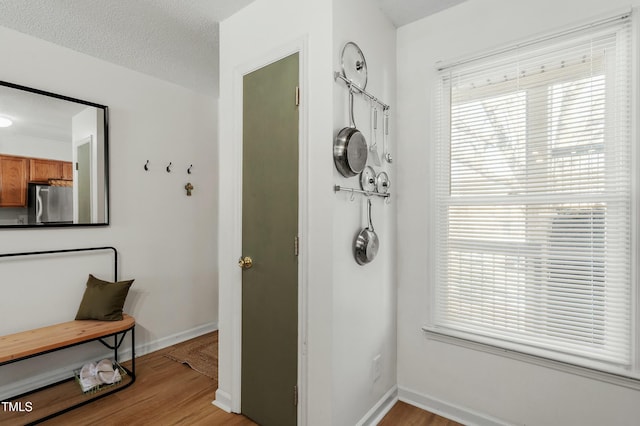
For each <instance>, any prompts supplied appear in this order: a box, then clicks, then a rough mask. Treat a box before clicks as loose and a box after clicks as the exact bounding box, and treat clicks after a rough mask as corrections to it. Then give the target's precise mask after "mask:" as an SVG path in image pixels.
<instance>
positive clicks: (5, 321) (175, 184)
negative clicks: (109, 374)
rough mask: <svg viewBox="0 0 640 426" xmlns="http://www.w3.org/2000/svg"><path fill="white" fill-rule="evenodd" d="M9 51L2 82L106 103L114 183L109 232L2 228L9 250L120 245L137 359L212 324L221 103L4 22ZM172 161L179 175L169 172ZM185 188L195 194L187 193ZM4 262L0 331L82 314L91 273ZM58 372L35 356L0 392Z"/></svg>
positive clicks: (0, 246) (0, 48) (0, 36)
mask: <svg viewBox="0 0 640 426" xmlns="http://www.w3.org/2000/svg"><path fill="white" fill-rule="evenodd" d="M0 56H1V57H2V58H4V59H3V64H2V67H1V68H0V79H1V80H5V81H10V82H14V83H18V84H21V85H25V86H30V87H35V88H38V89H43V90H47V91H50V92H54V93H60V94H64V95H67V96H70V97H74V98H79V99H85V100H88V101H92V102H96V103H99V104H103V105H107V106H109V108H110V122H109V126H110V127H109V148H110V188H111V197H110V200H111V204H110V222H111V225H110V226H108V227H92V228H91V227H81V228H74V229H67V228H60V229H47V230H42V229H21V230H4V229H3V230H0V232H1V233H2V238H0V252H16V251H30V250H45V249H58V248H73V247H89V246H98V245H113V246H115V247H117V248H118V249H119V251H120V278H123V279H124V278H135V280H136V281H135V282H134V284H133V287H132V290H131V292H130V293H129V297H128V299H127V304H126V305H125V308H126V310H127V311H128V312H129V313H131V314H132V315H133V316H135V317H136V320H137V326H136V339H137V346H138V354H142V353H144V352H147V351H150V350H153V349H156V348H158V347H161V346H165V345H169V344H172V343H174V342H175V341H176V340H178V339H184V338H186V337H189V336H190V335H193V334H197V333H202V332H203V331H205V330H211V329H213V328H215V327H216V323H217V302H218V301H217V270H216V262H215V260H213V259H216V258H217V249H216V247H217V246H216V225H215V224H216V223H217V198H216V196H217V194H216V192H217V175H216V164H217V151H216V131H217V124H216V122H217V119H216V116H217V103H216V100H215V99H213V98H211V97H207V96H202V95H200V94H197V93H194V92H192V91H190V90H187V89H184V88H181V87H179V86H176V85H174V84H170V83H167V82H163V81H160V80H158V79H155V78H151V77H148V76H145V75H143V74H140V73H137V72H133V71H130V70H127V69H125V68H122V67H119V66H115V65H113V64H110V63H107V62H104V61H100V60H97V59H95V58H92V57H89V56H87V55H83V54H80V53H77V52H74V51H72V50H69V49H66V48H62V47H60V46H57V45H54V44H51V43H48V42H45V41H43V40H39V39H36V38H33V37H29V36H26V35H24V34H21V33H18V32H15V31H12V30H8V29H5V28H2V27H0ZM147 160H150V166H151V168H150V171H148V172H145V171H144V169H143V165H144V164H145V162H146V161H147ZM170 161H171V162H173V171H172V173H166V171H165V167H166V165H167V164H168V163H169V162H170ZM190 164H193V174H191V175H187V173H186V170H187V167H188V166H189V165H190ZM188 181H191V183H192V184H193V186H194V187H195V189H194V191H193V196H192V197H187V196H186V192H185V190H184V185H185V184H186V183H187V182H188ZM5 262H6V261H2V262H0V295H1V297H0V334H5V333H7V332H9V327H11V329H12V330H19V329H25V328H30V327H34V326H38V325H47V324H50V323H52V322H54V321H63V320H71V319H73V318H74V316H75V314H76V310H77V304H78V303H79V300H80V297H81V296H82V292H83V291H84V285H85V281H86V278H85V277H83V278H82V279H80V280H78V282H74V283H73V285H70V284H69V283H66V282H62V283H61V282H56V279H57V278H56V277H63V276H66V275H64V274H62V272H65V270H64V267H63V266H61V265H53V266H52V268H51V269H50V270H48V272H49V273H48V275H47V278H48V279H47V280H46V281H45V282H37V281H33V280H29V279H25V278H24V276H23V275H24V274H23V273H22V272H23V271H22V270H20V269H18V270H15V269H13V268H12V267H7V268H5V269H4V270H3V265H5ZM107 262H108V260H107ZM12 264H13V263H12ZM87 265H88V263H87V261H86V260H84V259H82V260H79V261H78V267H83V268H84V267H86V266H87ZM23 268H25V270H27V269H28V268H30V267H29V266H23ZM3 271H4V272H3ZM65 273H66V272H65ZM83 273H84V272H83ZM109 278H110V277H109ZM53 301H57V302H55V303H54V302H53ZM81 350H82V349H81ZM87 350H88V349H87ZM61 362H63V361H61ZM66 362H67V363H69V362H72V361H71V360H70V359H69V360H66ZM52 368H53V366H52V365H46V360H43V359H38V358H36V359H34V360H32V361H30V362H29V363H28V364H23V363H18V364H14V365H11V366H5V367H3V373H2V375H1V376H0V393H2V392H4V391H6V390H7V389H9V388H11V387H13V386H14V385H15V383H14V381H13V380H12V377H13V378H14V379H15V377H20V378H25V379H26V378H27V377H26V376H27V374H26V370H29V373H33V374H37V375H40V374H45V375H46V372H47V370H49V371H51V369H52Z"/></svg>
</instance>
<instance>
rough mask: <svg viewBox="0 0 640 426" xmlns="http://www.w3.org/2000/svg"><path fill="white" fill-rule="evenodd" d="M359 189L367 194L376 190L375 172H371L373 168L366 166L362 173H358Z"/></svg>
mask: <svg viewBox="0 0 640 426" xmlns="http://www.w3.org/2000/svg"><path fill="white" fill-rule="evenodd" d="M360 188H362V190H363V191H367V192H373V191H375V190H376V172H375V170H373V167H371V166H367V167H365V168H364V170H363V171H362V173H360Z"/></svg>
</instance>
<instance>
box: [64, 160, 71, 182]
mask: <svg viewBox="0 0 640 426" xmlns="http://www.w3.org/2000/svg"><path fill="white" fill-rule="evenodd" d="M62 179H67V180H73V163H72V162H71V161H63V162H62Z"/></svg>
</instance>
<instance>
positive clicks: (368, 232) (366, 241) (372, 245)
mask: <svg viewBox="0 0 640 426" xmlns="http://www.w3.org/2000/svg"><path fill="white" fill-rule="evenodd" d="M367 212H368V215H367V216H368V218H369V226H368V227H366V228H364V229H363V230H362V231H360V233H358V235H357V236H356V239H355V241H354V244H353V254H354V256H355V258H356V262H357V263H358V265H365V264H367V263H369V262H371V261H372V260H373V259H374V258H375V257H376V254H378V247H379V245H380V241H379V240H378V235H377V234H376V231H375V230H374V229H373V223H371V199H370V198H367Z"/></svg>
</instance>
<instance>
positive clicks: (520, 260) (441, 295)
mask: <svg viewBox="0 0 640 426" xmlns="http://www.w3.org/2000/svg"><path fill="white" fill-rule="evenodd" d="M629 21H630V18H629V17H623V18H618V19H612V20H609V21H607V22H606V23H599V24H598V25H593V26H590V27H589V28H586V29H584V28H583V29H581V30H579V31H578V30H576V31H573V32H570V33H565V34H563V35H562V36H557V37H553V38H548V39H546V40H544V41H540V42H537V43H530V44H528V45H527V46H526V47H519V48H514V49H511V50H509V51H503V53H501V54H499V55H492V56H488V57H485V58H484V59H478V60H473V61H469V62H466V63H462V64H459V65H455V66H452V67H449V68H447V69H445V70H443V71H442V72H441V75H440V77H441V79H440V89H441V90H440V92H441V93H440V95H441V96H440V99H439V107H438V110H439V117H438V122H439V123H438V129H439V130H438V138H437V148H436V162H437V163H436V164H437V166H436V170H437V172H436V175H437V176H436V188H435V191H436V206H437V212H436V234H437V238H436V242H435V245H436V247H435V248H436V253H437V261H436V272H435V275H436V276H435V287H434V288H433V292H432V295H433V298H432V299H433V300H432V305H431V306H432V318H431V321H432V323H431V324H430V325H429V328H430V329H431V330H433V331H437V332H439V333H444V334H447V335H452V336H455V337H461V338H464V339H470V340H474V341H479V342H481V343H487V344H491V345H495V346H500V347H506V348H509V349H514V350H517V351H521V352H525V353H530V354H534V355H541V356H544V357H547V358H552V359H556V360H561V361H566V362H570V363H574V364H579V365H584V366H588V367H592V368H597V369H601V370H606V371H612V372H616V373H621V372H622V373H623V374H625V375H634V374H635V375H637V372H635V373H634V372H633V371H631V370H633V368H634V367H633V366H632V363H633V361H632V358H633V357H632V353H633V348H632V345H633V338H632V332H633V330H634V329H633V328H632V318H633V309H634V304H633V303H632V302H633V300H632V295H633V294H634V290H633V288H632V271H631V258H632V253H631V249H632V240H631V235H632V233H631V221H632V220H633V219H632V216H631V215H632V209H631V178H632V151H631V123H630V119H631V116H630V107H631V100H630V93H631V91H632V88H631V57H630V56H631V53H630V45H631V29H630V22H629Z"/></svg>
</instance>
